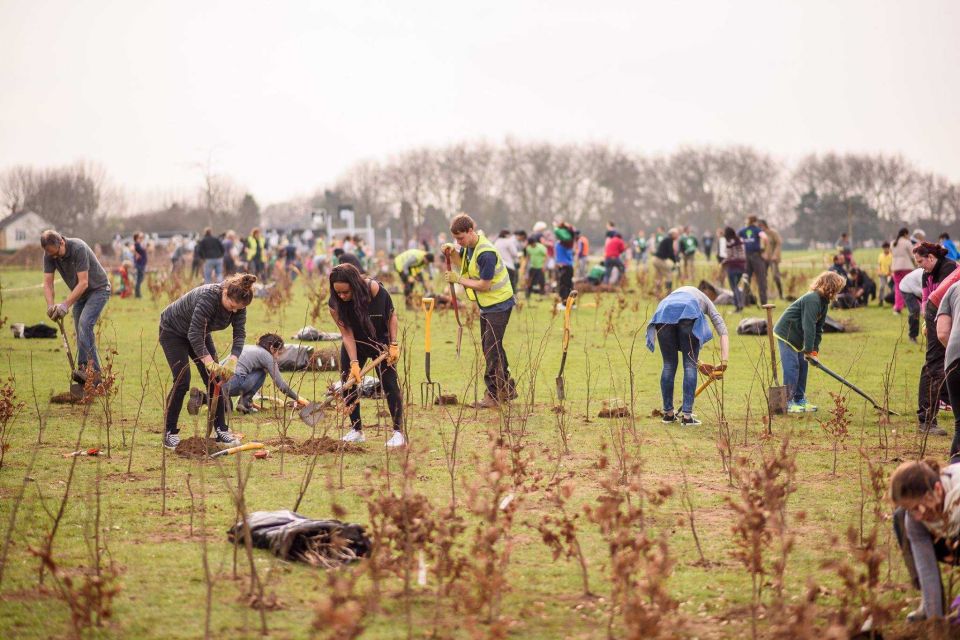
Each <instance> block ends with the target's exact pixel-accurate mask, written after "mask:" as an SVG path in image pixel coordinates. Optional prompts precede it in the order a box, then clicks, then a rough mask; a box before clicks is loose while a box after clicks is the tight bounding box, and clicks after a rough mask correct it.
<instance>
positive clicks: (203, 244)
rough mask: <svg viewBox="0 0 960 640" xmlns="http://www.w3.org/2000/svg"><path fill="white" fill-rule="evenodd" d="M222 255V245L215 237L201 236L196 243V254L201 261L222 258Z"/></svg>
mask: <svg viewBox="0 0 960 640" xmlns="http://www.w3.org/2000/svg"><path fill="white" fill-rule="evenodd" d="M224 253H225V251H224V250H223V243H222V242H220V238H218V237H216V236H203V238H201V240H200V242H198V243H197V254H198V256H199V257H200V258H201V259H203V260H211V259H213V258H222V257H223V254H224Z"/></svg>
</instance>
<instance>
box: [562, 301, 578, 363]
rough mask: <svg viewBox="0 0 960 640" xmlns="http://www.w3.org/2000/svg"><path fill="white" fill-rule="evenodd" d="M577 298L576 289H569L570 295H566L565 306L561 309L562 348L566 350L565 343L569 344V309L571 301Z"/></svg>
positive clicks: (571, 304) (571, 306) (571, 305)
mask: <svg viewBox="0 0 960 640" xmlns="http://www.w3.org/2000/svg"><path fill="white" fill-rule="evenodd" d="M576 299H577V292H576V290H574V291H571V292H570V295H568V296H567V306H566V307H565V308H564V310H563V350H564V351H566V350H567V345H569V344H570V309H572V308H573V303H574V301H575V300H576Z"/></svg>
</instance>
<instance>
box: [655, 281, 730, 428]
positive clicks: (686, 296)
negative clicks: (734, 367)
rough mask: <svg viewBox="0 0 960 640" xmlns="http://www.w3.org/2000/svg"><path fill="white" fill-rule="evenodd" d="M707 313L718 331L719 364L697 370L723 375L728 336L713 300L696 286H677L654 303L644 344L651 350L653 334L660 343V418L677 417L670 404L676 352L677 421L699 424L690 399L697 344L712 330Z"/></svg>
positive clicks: (694, 388)
mask: <svg viewBox="0 0 960 640" xmlns="http://www.w3.org/2000/svg"><path fill="white" fill-rule="evenodd" d="M708 316H709V318H710V322H711V323H712V324H713V328H714V329H716V331H717V333H718V334H719V335H720V366H719V367H716V368H714V367H710V366H706V365H701V366H700V370H701V371H702V372H703V373H704V374H705V375H709V376H712V377H714V378H721V377H723V371H724V370H725V369H726V368H727V358H728V357H729V354H730V338H729V336H728V335H727V325H726V324H725V323H724V321H723V316H721V315H720V312H719V311H717V307H716V306H714V304H713V301H711V300H710V298H708V297H707V295H706V294H705V293H703V292H702V291H700V290H699V289H697V288H695V287H680V288H679V289H677V290H676V291H674V292H672V293H671V294H670V295H668V296H667V297H666V298H664V299H663V300H661V301H660V304H658V305H657V310H656V312H654V314H653V317H652V318H651V319H650V322H649V324H648V325H647V348H648V349H649V350H650V351H653V350H654V338H656V342H657V343H659V345H660V356H661V357H662V358H663V371H662V372H661V374H660V394H661V396H662V397H663V422H664V423H668V424H669V423H673V422H676V421H677V417H678V416H677V413H676V411H674V408H673V385H674V381H675V380H676V377H677V365H678V364H679V363H678V358H677V353H680V354H682V357H683V404H682V405H681V409H680V410H681V413H682V414H683V415H682V416H680V424H682V425H684V426H696V425H698V424H701V422H700V421H699V420H697V419H696V418H695V417H694V415H693V400H694V398H695V396H696V392H697V369H698V359H699V357H700V348H701V347H703V345H705V344H706V343H707V342H708V341H709V340H710V339H711V338H713V333H711V332H710V327H709V326H708V325H707V317H708Z"/></svg>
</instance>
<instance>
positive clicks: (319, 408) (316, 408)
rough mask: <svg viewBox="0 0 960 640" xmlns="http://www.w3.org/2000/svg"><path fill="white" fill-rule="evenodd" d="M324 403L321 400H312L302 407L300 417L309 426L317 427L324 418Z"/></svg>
mask: <svg viewBox="0 0 960 640" xmlns="http://www.w3.org/2000/svg"><path fill="white" fill-rule="evenodd" d="M323 408H324V407H323V404H322V403H320V402H311V403H310V404H308V405H307V406H305V407H304V408H303V409H300V419H301V420H302V421H303V422H304V424H306V425H307V426H308V427H315V426H317V424H318V423H319V422H320V421H321V420H323Z"/></svg>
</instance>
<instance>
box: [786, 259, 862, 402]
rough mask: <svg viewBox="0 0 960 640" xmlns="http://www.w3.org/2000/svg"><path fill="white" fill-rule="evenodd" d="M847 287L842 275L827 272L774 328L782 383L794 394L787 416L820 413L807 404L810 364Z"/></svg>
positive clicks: (815, 280)
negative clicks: (829, 315) (832, 305)
mask: <svg viewBox="0 0 960 640" xmlns="http://www.w3.org/2000/svg"><path fill="white" fill-rule="evenodd" d="M846 284H847V283H846V280H845V279H844V278H843V277H842V276H840V275H838V274H836V273H834V272H833V271H824V272H823V273H821V274H820V275H819V276H817V277H816V278H815V279H814V281H813V282H812V283H811V284H810V291H809V292H808V293H805V294H804V295H802V296H800V297H799V298H797V299H796V300H794V301H793V303H792V304H791V305H790V306H789V307H787V308H786V310H785V311H784V312H783V315H781V316H780V319H779V320H777V324H776V325H775V326H774V328H773V334H774V335H775V336H776V337H777V340H778V343H777V344H778V345H779V348H780V365H781V366H782V367H783V384H785V385H786V386H787V390H788V393H790V394H791V398H790V401H789V402H788V403H787V413H806V412H812V411H816V410H817V407H816V406H815V405H812V404H810V403H809V402H807V395H806V393H807V369H808V367H809V365H808V363H807V361H808V360H809V359H813V358H816V357H817V353H818V351H819V349H820V339H821V338H822V337H823V325H824V323H825V322H826V320H827V310H828V309H829V308H830V301H831V300H833V299H834V298H836V297H837V294H838V293H840V291H842V290H843V288H844V287H845V286H846Z"/></svg>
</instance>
